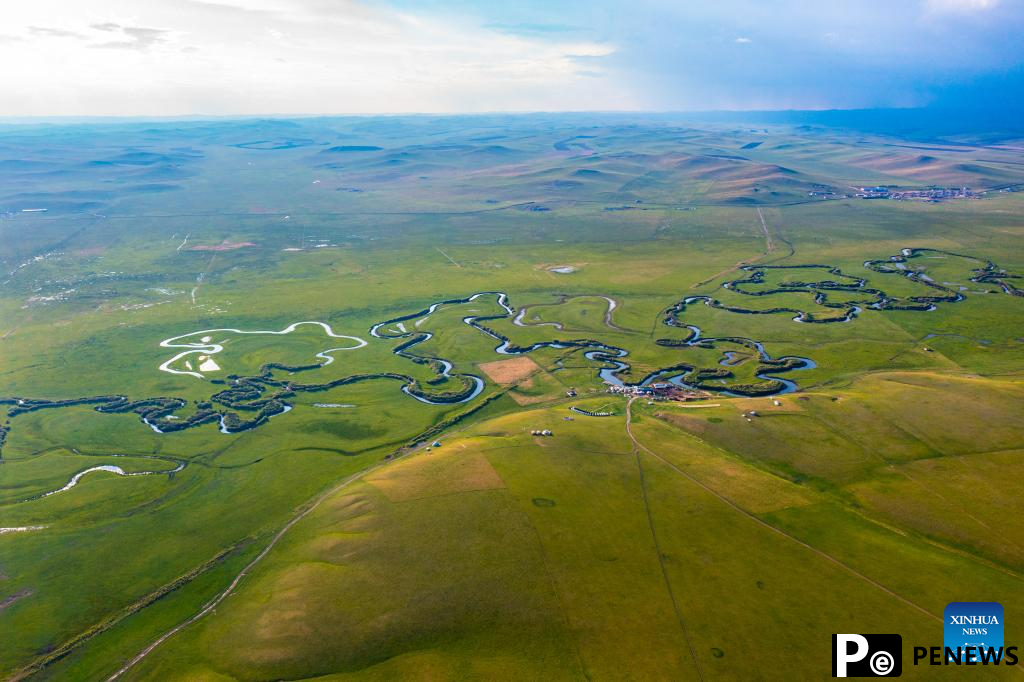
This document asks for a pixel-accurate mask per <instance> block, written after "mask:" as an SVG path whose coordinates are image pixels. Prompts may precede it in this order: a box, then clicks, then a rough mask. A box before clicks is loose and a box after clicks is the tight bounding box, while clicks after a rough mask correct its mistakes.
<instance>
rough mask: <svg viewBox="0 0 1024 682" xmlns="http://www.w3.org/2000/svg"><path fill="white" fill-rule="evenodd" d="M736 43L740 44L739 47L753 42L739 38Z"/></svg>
mask: <svg viewBox="0 0 1024 682" xmlns="http://www.w3.org/2000/svg"><path fill="white" fill-rule="evenodd" d="M736 42H737V43H740V44H741V45H745V44H747V43H752V42H754V41H752V40H751V39H750V38H744V37H742V36H741V37H739V38H737V39H736Z"/></svg>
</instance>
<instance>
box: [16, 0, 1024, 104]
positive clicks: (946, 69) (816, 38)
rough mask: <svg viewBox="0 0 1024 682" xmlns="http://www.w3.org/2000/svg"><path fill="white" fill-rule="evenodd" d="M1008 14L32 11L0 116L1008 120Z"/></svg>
mask: <svg viewBox="0 0 1024 682" xmlns="http://www.w3.org/2000/svg"><path fill="white" fill-rule="evenodd" d="M1021 35H1024V0H904V1H902V2H882V1H880V0H861V1H860V2H809V1H798V0H774V1H768V0H762V1H760V2H756V1H753V0H714V1H713V2H712V1H707V0H704V1H701V2H690V1H686V0H683V1H680V0H675V1H668V0H631V1H628V2H625V1H621V0H616V1H612V0H588V1H586V2H584V1H582V0H563V1H557V0H549V1H547V2H541V1H539V0H518V1H516V2H471V1H469V0H415V1H413V0H391V1H390V2H371V1H359V0H33V2H31V3H22V2H8V3H3V7H0V59H2V60H3V61H4V63H5V64H8V65H14V66H13V67H10V66H8V67H5V69H3V70H0V89H2V90H0V91H2V92H4V93H5V96H4V98H3V99H2V100H0V115H7V116H29V115H45V116H53V115H111V114H128V115H189V114H220V115H224V114H271V113H280V114H289V113H294V114H300V113H377V112H477V111H537V110H547V111H556V110H574V111H579V110H654V111H683V110H712V109H788V108H812V109H821V108H860V107H909V106H927V105H942V106H948V107H970V106H980V105H985V106H992V105H995V106H1007V105H1012V106H1014V107H1018V108H1020V107H1021V105H1022V100H1024V94H1022V93H1024V87H1022V85H1024V73H1022V65H1024V40H1022V39H1021Z"/></svg>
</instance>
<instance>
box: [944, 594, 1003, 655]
mask: <svg viewBox="0 0 1024 682" xmlns="http://www.w3.org/2000/svg"><path fill="white" fill-rule="evenodd" d="M943 634H944V639H945V643H944V645H945V646H946V648H948V649H951V650H952V651H953V653H954V654H955V653H956V650H957V647H959V648H960V650H961V658H960V662H961V663H980V662H981V661H982V656H981V650H982V649H984V650H985V652H986V654H987V652H988V650H989V649H995V652H993V653H995V658H996V660H998V659H999V657H1000V654H1001V651H1000V649H1002V647H1003V606H1002V604H1000V603H998V602H994V601H975V602H971V601H955V602H952V603H950V604H948V605H947V606H946V615H945V625H944V633H943ZM967 647H976V648H975V649H974V650H973V651H971V652H970V653H969V654H968V652H967ZM993 662H994V661H993Z"/></svg>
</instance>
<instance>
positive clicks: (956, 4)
mask: <svg viewBox="0 0 1024 682" xmlns="http://www.w3.org/2000/svg"><path fill="white" fill-rule="evenodd" d="M998 4H999V0H924V7H925V10H927V11H928V12H929V13H931V14H966V13H973V12H984V11H986V10H990V9H993V8H995V7H996V5H998Z"/></svg>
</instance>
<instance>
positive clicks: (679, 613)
mask: <svg viewBox="0 0 1024 682" xmlns="http://www.w3.org/2000/svg"><path fill="white" fill-rule="evenodd" d="M634 400H635V398H630V399H629V403H627V405H626V433H628V434H629V439H630V440H631V441H633V452H632V454H633V457H634V458H635V459H636V469H637V473H638V474H639V476H640V492H641V493H642V495H643V501H644V511H645V512H646V513H647V524H648V526H650V528H651V538H652V539H653V540H654V551H655V552H657V555H658V565H659V566H660V567H661V577H662V580H663V581H664V582H665V590H666V591H667V592H668V597H669V599H670V600H671V601H672V608H673V609H674V610H675V613H676V619H677V620H678V621H679V628H680V629H681V630H682V631H683V639H685V640H686V647H687V648H688V649H689V650H690V657H691V658H693V667H694V668H695V669H696V670H697V677H698V678H700V679H701V680H703V679H704V672H703V671H702V670H701V667H700V660H699V659H698V658H697V652H696V651H695V650H694V648H693V642H691V641H690V631H689V629H688V628H687V627H686V619H685V618H684V617H683V610H682V608H680V606H679V600H677V599H676V594H675V592H674V591H673V589H672V581H671V580H669V577H668V569H667V568H666V567H665V554H664V552H662V551H661V543H659V542H658V531H657V529H656V528H655V526H654V515H653V514H652V513H651V505H650V500H649V499H648V495H647V479H646V478H644V466H643V462H642V461H641V460H640V443H638V442H637V440H636V439H635V438H633V433H632V430H631V429H630V422H631V420H632V419H633V413H632V411H631V408H632V406H633V401H634Z"/></svg>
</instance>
